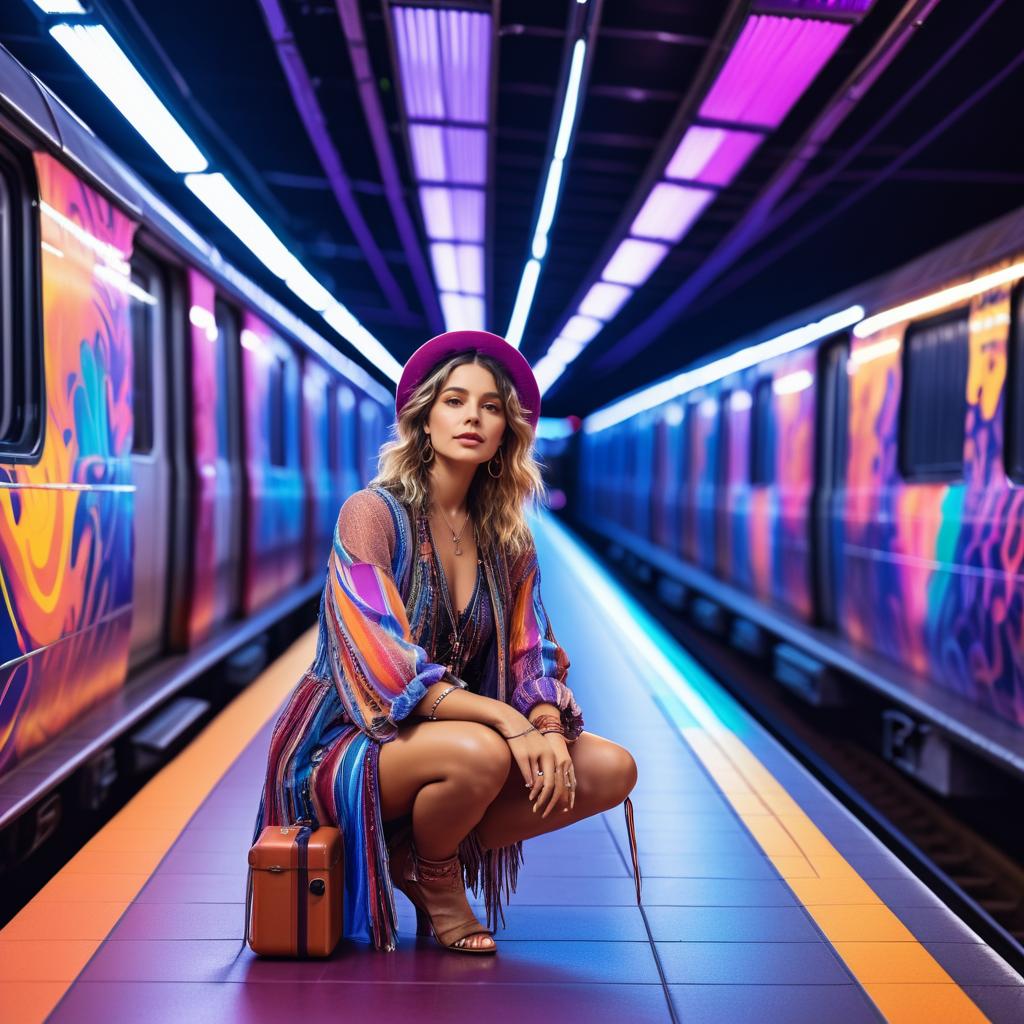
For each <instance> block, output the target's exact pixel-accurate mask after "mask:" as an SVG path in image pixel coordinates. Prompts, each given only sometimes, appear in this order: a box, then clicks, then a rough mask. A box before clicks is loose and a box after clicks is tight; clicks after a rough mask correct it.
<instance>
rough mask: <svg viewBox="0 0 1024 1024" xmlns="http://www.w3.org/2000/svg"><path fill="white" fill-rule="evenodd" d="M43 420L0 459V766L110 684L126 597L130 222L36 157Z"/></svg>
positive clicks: (122, 644) (124, 643)
mask: <svg viewBox="0 0 1024 1024" xmlns="http://www.w3.org/2000/svg"><path fill="white" fill-rule="evenodd" d="M35 170H36V176H37V179H38V187H39V198H40V216H39V226H40V232H41V238H40V241H41V253H40V260H41V271H42V317H43V333H44V338H45V346H46V360H45V366H46V377H45V386H46V394H47V402H46V423H45V434H44V441H43V447H42V453H41V456H40V458H39V459H38V461H36V462H35V463H14V464H9V465H0V482H3V483H4V484H5V485H7V486H4V487H0V552H3V558H2V559H0V588H2V594H3V603H4V606H3V609H2V610H0V665H3V666H4V668H3V669H0V773H2V772H4V771H6V770H7V769H8V768H10V767H11V766H13V764H14V763H15V762H17V761H18V760H20V759H21V758H23V757H24V756H25V754H26V753H27V752H29V751H31V750H34V749H35V748H37V747H39V746H41V745H42V744H44V743H45V742H46V741H47V740H49V739H50V738H52V737H53V736H56V735H57V734H58V733H60V731H61V730H62V729H63V728H65V726H67V725H68V723H70V722H72V721H74V720H75V719H76V718H77V717H78V716H79V715H81V714H82V712H83V711H84V710H85V709H86V708H88V707H90V706H92V705H93V704H95V703H96V702H97V701H100V700H102V699H103V698H104V697H106V696H108V695H109V694H110V693H111V692H112V691H114V690H116V689H117V687H119V686H120V685H121V684H122V682H123V680H124V676H125V668H126V665H127V658H128V636H129V630H130V624H131V597H132V575H131V566H132V514H133V507H132V501H133V487H132V481H131V466H130V462H129V456H130V452H131V442H132V374H131V336H130V330H129V315H128V304H129V299H128V295H127V292H126V290H125V287H124V284H125V281H126V280H127V279H128V278H127V276H126V275H127V274H128V273H129V270H128V265H129V264H128V261H129V260H130V258H131V253H132V240H133V235H134V231H135V226H134V224H133V223H132V221H131V220H130V219H129V218H128V217H126V216H124V215H123V214H122V213H121V212H119V211H118V210H117V209H115V208H114V207H113V205H112V204H111V203H109V202H108V201H107V200H105V199H104V198H102V197H101V196H100V195H99V193H98V192H96V191H95V190H93V189H91V188H89V187H88V186H86V185H85V184H83V183H82V182H81V181H80V180H78V179H77V178H76V177H75V176H74V175H73V174H72V173H71V172H70V171H68V170H67V169H66V168H64V167H63V166H62V165H61V164H59V163H58V162H57V161H56V160H54V159H53V158H52V157H50V156H47V155H45V154H37V155H36V157H35Z"/></svg>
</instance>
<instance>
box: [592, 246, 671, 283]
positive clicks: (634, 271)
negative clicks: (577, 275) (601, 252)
mask: <svg viewBox="0 0 1024 1024" xmlns="http://www.w3.org/2000/svg"><path fill="white" fill-rule="evenodd" d="M667 253H668V246H667V245H665V244H664V243H663V242H648V241H645V240H644V239H641V238H624V239H623V240H622V241H621V242H620V243H619V247H618V248H617V249H616V250H615V252H614V253H613V254H612V258H611V259H610V260H609V261H608V263H607V265H606V266H605V268H604V271H603V272H602V274H601V277H602V279H603V280H605V281H611V282H612V283H613V284H631V285H633V286H634V287H637V286H638V285H641V284H643V283H644V281H646V280H647V278H649V277H650V276H651V274H653V273H654V270H655V268H656V267H657V266H658V264H659V263H661V261H662V260H663V259H664V258H665V255H666V254H667Z"/></svg>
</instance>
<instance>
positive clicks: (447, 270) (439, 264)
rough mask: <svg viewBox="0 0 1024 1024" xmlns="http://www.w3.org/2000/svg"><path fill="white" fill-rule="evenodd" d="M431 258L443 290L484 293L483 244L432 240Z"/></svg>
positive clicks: (439, 285) (438, 283)
mask: <svg viewBox="0 0 1024 1024" xmlns="http://www.w3.org/2000/svg"><path fill="white" fill-rule="evenodd" d="M430 259H431V262H432V263H433V264H434V276H435V277H436V278H437V286H438V288H440V289H441V291H443V292H462V293H464V294H466V295H483V293H484V250H483V246H480V245H461V244H458V243H455V242H431V243H430Z"/></svg>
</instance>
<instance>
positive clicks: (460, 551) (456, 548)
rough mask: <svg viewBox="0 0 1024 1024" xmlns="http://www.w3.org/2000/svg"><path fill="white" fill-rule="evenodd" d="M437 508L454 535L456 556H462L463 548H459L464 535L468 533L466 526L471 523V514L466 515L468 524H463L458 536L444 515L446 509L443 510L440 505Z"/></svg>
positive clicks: (453, 541)
mask: <svg viewBox="0 0 1024 1024" xmlns="http://www.w3.org/2000/svg"><path fill="white" fill-rule="evenodd" d="M436 508H437V509H438V511H440V513H441V515H442V516H444V521H445V522H446V523H447V524H448V529H449V531H450V532H451V535H452V543H453V544H454V545H455V554H457V555H461V554H462V548H460V547H459V542H460V541H461V540H462V535H463V534H464V533H465V532H466V526H467V525H468V523H469V513H468V512H467V513H466V522H464V523H463V524H462V529H461V530H459V533H458V536H456V535H455V531H454V530H453V529H452V524H451V522H450V521H449V519H448V517H447V516H446V515H445V514H444V509H443V508H441V506H440V505H437V506H436Z"/></svg>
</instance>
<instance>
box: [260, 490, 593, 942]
mask: <svg viewBox="0 0 1024 1024" xmlns="http://www.w3.org/2000/svg"><path fill="white" fill-rule="evenodd" d="M417 544H418V549H417ZM431 557H432V553H431V548H430V541H429V534H428V533H425V532H424V531H421V530H420V529H419V528H418V526H417V523H416V522H414V520H413V517H412V516H411V515H410V511H409V510H408V509H407V508H406V507H405V506H404V505H403V504H402V503H401V502H399V501H398V500H397V499H396V498H395V497H394V496H393V495H392V494H391V493H390V492H388V491H387V490H385V489H383V488H376V487H374V488H367V489H364V490H362V491H358V492H356V493H355V494H353V495H352V496H351V497H350V498H349V499H348V500H347V501H346V502H345V504H344V506H343V507H342V510H341V513H340V515H339V517H338V523H337V526H336V527H335V531H334V543H333V548H332V551H331V555H330V559H329V563H328V568H327V580H326V584H325V587H324V592H323V597H322V599H321V602H320V613H319V635H318V639H317V648H316V656H315V658H314V660H313V664H312V665H311V667H310V668H309V670H308V671H307V672H306V674H305V675H304V676H303V677H302V679H301V680H300V682H299V684H298V686H297V687H296V688H295V690H294V691H293V692H292V694H291V696H290V697H289V699H288V702H287V704H286V705H285V707H284V709H283V711H282V712H281V714H280V716H279V718H278V720H277V722H276V724H275V726H274V730H273V734H272V737H271V742H270V750H269V754H268V759H267V773H266V779H265V783H264V788H263V793H262V797H261V800H260V808H259V813H258V815H257V820H256V826H255V829H254V832H253V841H254V842H255V840H256V838H258V836H259V834H260V832H261V831H262V829H263V828H264V827H265V826H267V825H281V824H292V823H294V822H296V821H300V820H303V819H308V820H310V821H311V822H312V823H313V824H314V826H315V825H317V824H338V825H339V827H340V828H341V830H342V835H343V839H344V844H345V924H344V932H345V935H346V936H347V937H349V938H354V939H364V940H369V941H372V942H373V943H374V945H375V946H376V947H377V948H378V949H386V950H390V949H394V948H395V945H396V941H397V940H396V915H395V903H394V892H393V890H392V886H391V880H390V877H389V874H388V864H387V849H386V846H385V843H384V834H383V827H382V822H381V816H380V800H379V790H378V784H377V765H378V755H379V752H380V744H382V743H387V742H388V741H390V740H392V739H394V738H395V736H396V735H397V733H398V730H399V727H400V724H401V722H402V721H403V720H404V719H405V718H406V717H407V716H408V715H409V714H410V712H411V711H412V710H413V708H414V707H415V706H416V705H417V704H418V703H419V701H420V700H421V699H422V697H423V696H424V694H425V693H426V689H427V687H428V686H430V685H431V684H432V683H435V682H438V681H439V680H442V679H445V678H448V677H449V673H448V672H447V669H446V668H445V666H443V665H439V664H435V663H433V662H431V661H430V657H429V655H428V653H427V651H425V650H424V649H423V648H422V647H421V646H419V645H418V643H417V642H416V638H417V637H420V636H422V635H423V632H424V624H425V623H426V622H427V621H428V616H430V615H434V614H436V613H437V609H438V607H439V602H440V595H438V594H436V593H434V583H433V578H432V574H431V571H430V559H431ZM481 557H482V558H483V561H484V570H485V572H486V575H487V582H488V590H489V592H490V597H491V605H492V611H493V615H494V637H493V639H492V652H491V654H492V656H491V657H489V658H488V659H487V663H486V669H485V671H484V678H482V679H481V680H479V681H478V683H479V685H478V686H476V687H475V689H476V690H477V692H479V693H482V694H484V695H486V696H491V697H494V698H496V699H499V700H503V701H506V702H508V703H510V704H512V705H513V706H514V707H516V708H517V709H518V710H519V711H521V712H523V714H527V713H528V712H529V711H530V709H531V708H533V707H534V706H535V705H536V704H538V703H541V702H546V703H551V704H555V705H557V707H558V708H559V709H560V711H561V714H562V722H563V725H564V727H565V731H566V736H567V738H570V739H572V738H575V737H576V736H578V735H579V734H580V732H581V731H582V729H583V716H582V714H581V713H580V709H579V707H578V706H577V704H576V701H575V699H574V697H573V694H572V691H571V690H570V689H569V688H568V686H566V685H565V678H566V674H567V672H568V669H569V658H568V656H567V655H566V653H565V651H564V650H563V649H562V648H561V647H559V645H558V643H557V641H556V640H555V636H554V633H553V631H552V628H551V624H550V622H549V621H548V618H547V614H546V612H545V610H544V605H543V602H542V601H541V593H540V568H539V565H538V562H537V553H536V548H535V547H534V545H533V544H532V543H531V545H530V547H529V549H528V550H527V551H526V552H524V553H523V554H522V555H520V556H518V557H517V558H514V559H510V558H508V557H506V554H505V552H504V551H501V550H498V551H495V552H483V553H482V554H481ZM459 855H460V859H461V861H462V863H463V865H464V869H465V875H466V882H467V885H469V887H470V888H471V889H472V890H473V891H474V892H475V893H479V891H480V888H481V887H482V888H483V892H484V900H485V905H486V909H487V921H488V924H489V925H490V926H491V927H495V926H496V925H497V920H498V916H499V915H501V917H502V920H504V915H503V912H502V893H503V892H504V899H505V900H507V899H508V896H509V893H510V891H514V890H515V884H516V876H517V873H518V869H519V866H520V864H521V863H522V843H516V844H514V845H512V846H508V847H504V848H501V849H494V850H486V851H484V850H483V849H482V848H481V847H480V844H479V842H478V840H477V838H476V835H475V832H472V833H470V835H469V836H467V838H466V839H465V840H464V841H463V843H462V845H461V846H460V848H459ZM247 902H248V901H247ZM247 913H248V910H247Z"/></svg>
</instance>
